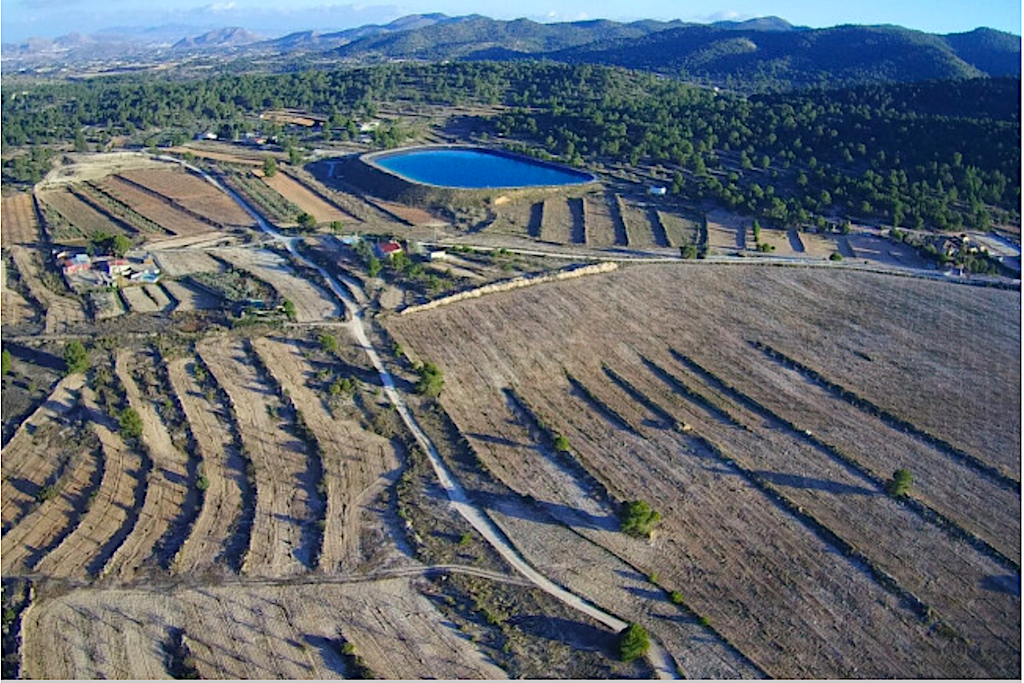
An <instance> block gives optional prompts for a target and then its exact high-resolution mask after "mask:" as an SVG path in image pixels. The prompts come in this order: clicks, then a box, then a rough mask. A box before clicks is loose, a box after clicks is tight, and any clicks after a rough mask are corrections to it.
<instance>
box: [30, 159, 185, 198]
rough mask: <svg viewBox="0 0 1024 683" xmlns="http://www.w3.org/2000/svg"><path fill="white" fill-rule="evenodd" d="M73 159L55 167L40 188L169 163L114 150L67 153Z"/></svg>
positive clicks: (98, 178) (164, 165)
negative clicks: (91, 152) (69, 162)
mask: <svg viewBox="0 0 1024 683" xmlns="http://www.w3.org/2000/svg"><path fill="white" fill-rule="evenodd" d="M64 156H65V157H67V158H70V159H72V160H73V163H71V164H61V165H59V166H56V167H54V169H53V170H52V171H50V173H48V174H47V175H46V178H45V179H44V180H43V182H42V184H41V185H40V189H43V188H47V187H51V186H60V185H68V184H71V183H77V182H82V181H87V180H100V179H101V178H104V177H106V176H109V175H114V174H117V173H121V172H122V171H127V170H130V169H156V168H167V164H166V163H164V162H161V161H154V160H152V159H150V158H149V157H147V156H145V155H143V154H138V153H136V152H112V153H103V154H65V155H64Z"/></svg>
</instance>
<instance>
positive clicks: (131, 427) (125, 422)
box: [117, 408, 142, 439]
mask: <svg viewBox="0 0 1024 683" xmlns="http://www.w3.org/2000/svg"><path fill="white" fill-rule="evenodd" d="M117 423H118V425H120V427H121V436H122V437H124V438H126V439H137V438H139V437H140V436H142V418H141V417H139V414H138V413H137V412H135V409H134V408H125V409H124V410H123V411H122V412H121V416H120V417H119V418H118V419H117Z"/></svg>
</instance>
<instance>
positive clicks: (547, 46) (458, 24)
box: [331, 16, 1021, 92]
mask: <svg viewBox="0 0 1024 683" xmlns="http://www.w3.org/2000/svg"><path fill="white" fill-rule="evenodd" d="M1020 45H1021V39H1020V37H1019V36H1015V35H1012V34H1009V33H1002V32H999V31H993V30H991V29H978V30H975V31H971V32H970V33H959V34H952V35H948V36H941V35H934V34H930V33H923V32H921V31H912V30H909V29H905V28H901V27H897V26H838V27H834V28H827V29H807V28H799V27H794V26H791V25H789V24H788V23H786V22H785V21H783V20H780V19H776V18H768V19H761V20H753V21H750V22H740V23H733V22H723V23H720V24H716V25H695V24H689V25H687V24H680V23H679V22H670V23H664V22H655V21H643V22H633V23H630V24H621V23H617V22H612V21H586V22H569V23H560V24H540V23H537V22H534V21H530V20H528V19H517V20H515V21H499V20H495V19H489V18H487V17H481V16H474V17H467V18H464V19H462V20H459V21H447V22H443V23H435V24H432V25H430V26H424V27H422V28H417V29H414V30H410V31H402V32H395V33H389V34H385V35H373V36H367V37H365V38H362V39H359V40H355V41H353V42H351V43H349V44H347V45H344V46H342V47H340V48H337V49H336V50H333V51H332V52H331V56H334V57H341V58H344V59H347V60H356V61H364V60H368V59H426V60H432V61H433V60H444V59H488V60H502V61H506V60H518V59H537V58H546V59H552V60H555V61H563V62H570V63H590V64H606V65H614V66H624V67H627V68H632V69H644V70H648V71H654V72H657V73H662V74H667V75H671V76H676V77H680V78H682V79H685V80H693V81H697V82H702V83H707V84H712V85H718V86H722V87H725V88H728V89H731V90H737V91H741V92H757V91H765V90H780V89H794V88H803V87H813V86H831V87H837V86H845V85H855V84H860V83H882V82H912V81H922V80H934V79H958V78H977V77H981V76H1007V75H1010V76H1012V75H1020Z"/></svg>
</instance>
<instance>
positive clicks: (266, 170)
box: [263, 157, 277, 178]
mask: <svg viewBox="0 0 1024 683" xmlns="http://www.w3.org/2000/svg"><path fill="white" fill-rule="evenodd" d="M276 174H277V160H276V159H274V157H266V158H265V159H264V160H263V175H265V176H267V177H268V178H273V177H274V176H275V175H276Z"/></svg>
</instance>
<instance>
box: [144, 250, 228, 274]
mask: <svg viewBox="0 0 1024 683" xmlns="http://www.w3.org/2000/svg"><path fill="white" fill-rule="evenodd" d="M153 258H154V259H155V260H156V262H157V265H158V266H160V270H162V271H163V272H164V273H165V274H166V275H168V276H170V277H182V276H184V275H191V274H192V273H216V272H219V271H220V270H221V269H222V266H221V265H220V264H219V263H217V261H215V260H214V259H212V258H210V256H209V254H207V253H206V252H205V251H200V250H198V249H188V250H166V251H165V250H162V249H161V250H159V251H155V252H153Z"/></svg>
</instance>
